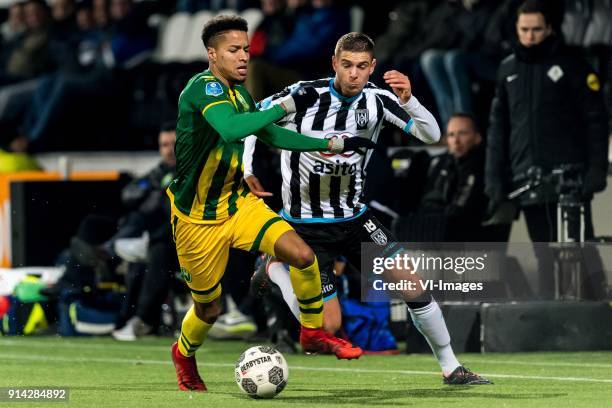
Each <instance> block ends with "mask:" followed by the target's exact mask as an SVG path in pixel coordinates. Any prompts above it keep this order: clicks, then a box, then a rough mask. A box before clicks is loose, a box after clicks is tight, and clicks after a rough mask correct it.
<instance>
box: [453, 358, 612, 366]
mask: <svg viewBox="0 0 612 408" xmlns="http://www.w3.org/2000/svg"><path fill="white" fill-rule="evenodd" d="M459 360H463V359H461V358H459ZM465 361H470V363H471V362H473V363H474V364H481V363H482V364H507V365H529V366H542V367H577V368H612V364H605V363H569V362H568V363H563V362H559V361H551V362H547V361H516V360H487V359H483V360H481V359H476V360H470V359H466V360H465Z"/></svg>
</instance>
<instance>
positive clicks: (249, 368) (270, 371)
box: [235, 346, 289, 398]
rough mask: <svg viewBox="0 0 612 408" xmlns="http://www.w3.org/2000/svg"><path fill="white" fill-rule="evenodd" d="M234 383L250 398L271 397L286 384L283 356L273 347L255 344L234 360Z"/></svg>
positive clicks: (287, 372) (287, 373)
mask: <svg viewBox="0 0 612 408" xmlns="http://www.w3.org/2000/svg"><path fill="white" fill-rule="evenodd" d="M235 374H236V383H237V384H238V387H239V388H240V389H241V390H242V391H243V392H244V393H246V394H247V395H248V396H250V397H252V398H273V397H274V396H276V395H277V394H279V393H280V392H281V391H282V390H283V389H284V388H285V386H286V385H287V379H288V378H289V367H287V362H286V361H285V357H283V355H282V354H281V353H280V352H279V351H278V350H276V349H275V348H273V347H270V346H255V347H251V348H250V349H248V350H246V351H245V352H244V353H242V354H241V355H240V357H239V358H238V361H236V370H235Z"/></svg>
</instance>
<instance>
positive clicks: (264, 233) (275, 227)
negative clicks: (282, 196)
mask: <svg viewBox="0 0 612 408" xmlns="http://www.w3.org/2000/svg"><path fill="white" fill-rule="evenodd" d="M231 223H232V224H231V246H232V247H233V248H238V249H242V250H245V251H249V252H252V253H257V252H260V251H261V252H264V253H266V254H270V255H272V256H276V253H275V249H274V244H275V243H276V241H277V240H278V239H279V238H280V237H281V236H282V235H283V234H285V233H287V232H290V231H293V228H291V226H290V225H289V224H288V223H287V221H285V220H283V219H282V218H281V217H280V216H279V215H278V214H276V213H275V212H274V211H272V210H271V209H270V208H269V207H268V206H267V205H266V204H265V203H264V202H263V200H261V199H259V198H257V197H255V196H253V195H252V194H249V195H247V197H246V198H245V200H244V204H243V206H242V207H241V208H240V210H238V212H237V213H236V214H235V215H234V217H232V219H231Z"/></svg>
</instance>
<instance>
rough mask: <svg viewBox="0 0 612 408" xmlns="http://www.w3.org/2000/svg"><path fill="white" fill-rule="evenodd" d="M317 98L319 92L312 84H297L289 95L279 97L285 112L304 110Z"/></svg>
mask: <svg viewBox="0 0 612 408" xmlns="http://www.w3.org/2000/svg"><path fill="white" fill-rule="evenodd" d="M318 99H319V93H318V92H317V91H316V89H314V88H313V87H312V86H298V87H297V88H295V89H294V90H293V91H292V92H291V93H290V94H289V95H287V96H285V97H284V98H282V99H281V104H282V106H283V108H284V109H285V112H287V114H290V113H295V112H301V111H305V110H306V109H308V108H310V107H311V106H312V105H314V104H315V102H316V101H317V100H318Z"/></svg>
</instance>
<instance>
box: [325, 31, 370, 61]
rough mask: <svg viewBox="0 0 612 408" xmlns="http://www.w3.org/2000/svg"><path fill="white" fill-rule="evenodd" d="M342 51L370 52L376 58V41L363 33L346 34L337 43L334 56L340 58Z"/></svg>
mask: <svg viewBox="0 0 612 408" xmlns="http://www.w3.org/2000/svg"><path fill="white" fill-rule="evenodd" d="M341 51H351V52H368V53H370V54H371V55H372V56H374V41H372V39H371V38H370V37H368V36H367V35H365V34H363V33H356V32H352V33H348V34H344V35H343V36H342V37H340V39H339V40H338V42H337V43H336V49H335V51H334V54H335V55H336V56H338V55H339V54H340V52H341Z"/></svg>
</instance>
